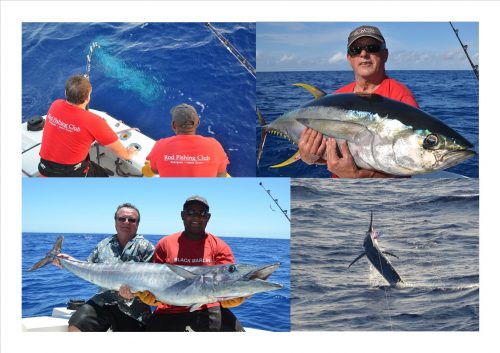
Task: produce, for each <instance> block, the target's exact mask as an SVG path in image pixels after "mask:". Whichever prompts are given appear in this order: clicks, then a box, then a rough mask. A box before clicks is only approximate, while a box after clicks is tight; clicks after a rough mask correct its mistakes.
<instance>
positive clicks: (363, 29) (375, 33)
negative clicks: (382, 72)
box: [347, 25, 385, 48]
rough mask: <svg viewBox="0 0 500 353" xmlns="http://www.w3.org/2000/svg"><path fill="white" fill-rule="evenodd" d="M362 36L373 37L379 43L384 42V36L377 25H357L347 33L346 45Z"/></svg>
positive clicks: (348, 45)
mask: <svg viewBox="0 0 500 353" xmlns="http://www.w3.org/2000/svg"><path fill="white" fill-rule="evenodd" d="M362 37H372V38H373V39H376V40H378V41H379V42H380V43H384V44H385V39H384V36H383V35H382V32H380V30H379V29H378V28H377V27H374V26H365V25H363V26H359V27H358V28H356V29H355V30H354V31H352V32H351V33H350V34H349V38H348V39H347V47H348V48H349V47H350V46H351V44H352V43H354V42H355V41H356V40H358V39H359V38H362Z"/></svg>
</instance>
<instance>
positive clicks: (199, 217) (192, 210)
mask: <svg viewBox="0 0 500 353" xmlns="http://www.w3.org/2000/svg"><path fill="white" fill-rule="evenodd" d="M209 210H210V208H209V205H208V201H207V200H206V199H205V198H203V197H201V196H198V195H195V196H191V197H189V198H188V199H186V201H185V202H184V206H183V209H182V211H181V218H182V221H183V223H184V231H182V232H178V233H174V234H172V235H169V236H165V237H163V238H162V239H160V241H159V242H158V244H156V248H155V253H154V257H153V262H155V263H168V264H174V265H184V266H215V265H225V264H234V263H235V259H234V255H233V252H232V251H231V248H230V247H229V246H228V245H227V244H226V243H225V242H224V241H223V240H221V239H220V238H218V237H216V236H215V235H213V234H210V233H206V232H205V229H206V226H207V224H208V221H209V220H210V216H211V215H210V212H209ZM120 295H122V296H124V297H125V298H133V297H134V295H137V296H139V297H140V298H141V300H143V301H144V302H145V303H147V304H150V305H153V306H157V308H156V310H155V311H154V312H153V315H152V316H151V318H150V319H149V321H148V323H147V327H146V331H175V332H182V331H189V330H192V331H244V329H243V327H242V326H241V323H240V321H239V320H238V319H237V318H236V316H235V315H234V314H233V313H232V312H231V311H230V310H229V309H228V308H229V307H234V306H238V305H240V304H241V303H242V302H243V300H244V298H235V299H230V300H226V301H222V302H220V303H219V302H215V303H210V304H205V305H202V306H201V307H199V308H198V309H196V310H195V311H193V312H190V311H189V310H190V308H189V307H185V306H174V305H169V304H164V303H160V302H157V301H156V298H155V296H154V295H153V293H151V292H149V291H144V292H136V293H132V292H131V291H130V289H129V288H128V287H127V286H122V287H121V288H120Z"/></svg>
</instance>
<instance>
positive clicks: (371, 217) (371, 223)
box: [368, 211, 373, 233]
mask: <svg viewBox="0 0 500 353" xmlns="http://www.w3.org/2000/svg"><path fill="white" fill-rule="evenodd" d="M368 232H370V233H371V232H373V211H371V212H370V228H368Z"/></svg>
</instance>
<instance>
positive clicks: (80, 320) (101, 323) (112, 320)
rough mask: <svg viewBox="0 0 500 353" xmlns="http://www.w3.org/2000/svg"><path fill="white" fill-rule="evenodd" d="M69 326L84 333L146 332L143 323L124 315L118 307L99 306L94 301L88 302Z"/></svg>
mask: <svg viewBox="0 0 500 353" xmlns="http://www.w3.org/2000/svg"><path fill="white" fill-rule="evenodd" d="M69 325H72V326H76V327H77V328H78V329H79V330H80V331H82V332H105V331H108V329H110V328H111V329H112V330H113V331H115V332H120V331H121V332H138V331H144V329H145V327H144V325H143V324H142V323H140V322H139V321H137V320H135V319H134V318H132V317H130V316H128V315H126V314H124V313H123V312H122V311H121V310H120V309H119V308H118V305H104V306H99V305H97V304H96V303H95V302H94V301H93V300H89V301H87V302H86V303H85V304H83V305H82V306H81V307H79V308H78V310H77V311H75V312H74V313H73V315H72V316H71V318H70V319H69Z"/></svg>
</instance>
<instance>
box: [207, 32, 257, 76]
mask: <svg viewBox="0 0 500 353" xmlns="http://www.w3.org/2000/svg"><path fill="white" fill-rule="evenodd" d="M205 26H207V27H208V28H209V29H210V30H211V31H212V32H213V33H214V34H215V36H216V37H217V38H218V39H219V40H220V42H221V43H222V44H223V45H224V46H225V47H226V48H227V50H229V52H231V54H233V55H234V57H235V58H236V59H237V60H238V61H239V62H240V64H241V65H243V67H245V69H247V71H248V72H249V73H250V75H252V76H253V78H255V77H256V74H257V73H256V71H255V68H254V67H253V66H252V64H250V63H249V62H248V60H247V59H246V58H245V57H244V56H243V55H241V54H240V52H239V51H238V50H237V49H236V48H235V47H234V46H233V45H232V44H231V43H230V42H229V40H227V39H226V38H224V36H223V35H222V34H220V33H219V32H218V31H217V30H216V29H215V28H214V26H212V25H211V24H210V22H206V23H205Z"/></svg>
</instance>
